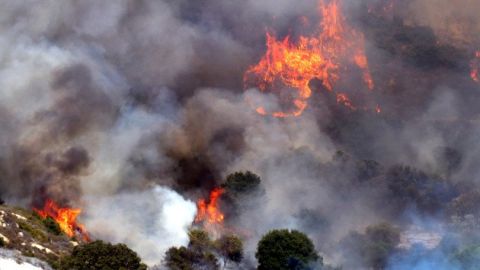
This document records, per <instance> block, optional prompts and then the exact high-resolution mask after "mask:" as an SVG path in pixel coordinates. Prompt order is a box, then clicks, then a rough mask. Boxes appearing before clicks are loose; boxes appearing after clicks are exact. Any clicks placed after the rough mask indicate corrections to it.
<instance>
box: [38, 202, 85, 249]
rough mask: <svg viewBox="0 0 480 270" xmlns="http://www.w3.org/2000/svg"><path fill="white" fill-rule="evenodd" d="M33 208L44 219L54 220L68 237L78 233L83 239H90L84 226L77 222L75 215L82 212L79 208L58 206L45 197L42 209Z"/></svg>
mask: <svg viewBox="0 0 480 270" xmlns="http://www.w3.org/2000/svg"><path fill="white" fill-rule="evenodd" d="M34 210H35V212H36V213H37V214H38V215H40V216H41V217H42V218H44V219H45V218H47V217H50V218H52V219H53V220H55V221H56V222H57V223H58V225H59V226H60V229H62V231H63V232H64V233H65V234H66V235H68V236H69V237H74V236H75V235H76V234H77V233H78V234H80V236H81V237H82V238H83V240H84V241H87V242H88V241H90V238H89V237H88V234H87V231H86V230H85V226H83V225H82V224H79V223H77V217H78V215H80V213H81V212H82V210H81V209H75V208H66V207H60V206H58V205H57V204H56V203H55V202H54V201H52V200H50V199H47V201H45V205H44V207H43V209H34Z"/></svg>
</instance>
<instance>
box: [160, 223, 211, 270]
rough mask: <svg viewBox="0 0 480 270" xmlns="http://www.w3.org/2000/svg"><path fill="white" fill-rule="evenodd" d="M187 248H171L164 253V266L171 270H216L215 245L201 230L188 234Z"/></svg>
mask: <svg viewBox="0 0 480 270" xmlns="http://www.w3.org/2000/svg"><path fill="white" fill-rule="evenodd" d="M188 237H189V243H188V246H187V247H179V248H177V247H172V248H170V249H169V250H168V251H167V252H166V253H165V265H166V266H167V268H168V269H171V270H195V269H203V270H216V269H218V260H217V258H216V257H215V255H214V252H215V245H214V242H213V241H212V240H211V239H210V236H209V235H208V233H207V232H206V231H203V230H197V229H196V230H191V231H190V232H189V233H188Z"/></svg>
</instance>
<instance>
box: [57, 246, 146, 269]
mask: <svg viewBox="0 0 480 270" xmlns="http://www.w3.org/2000/svg"><path fill="white" fill-rule="evenodd" d="M59 269H62V270H91V269H102V270H145V269H146V266H145V265H144V264H142V263H141V260H140V258H139V257H138V255H137V253H135V252H134V251H132V250H131V249H129V248H128V247H127V246H126V245H124V244H116V245H112V244H110V243H105V242H103V241H94V242H91V243H87V244H83V245H80V246H76V247H75V248H74V249H73V252H72V254H71V255H70V256H67V257H65V258H63V259H62V260H61V262H60V264H59Z"/></svg>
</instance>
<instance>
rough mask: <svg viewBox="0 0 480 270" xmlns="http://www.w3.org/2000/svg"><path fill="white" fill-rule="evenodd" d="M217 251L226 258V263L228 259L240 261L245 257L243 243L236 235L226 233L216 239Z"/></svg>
mask: <svg viewBox="0 0 480 270" xmlns="http://www.w3.org/2000/svg"><path fill="white" fill-rule="evenodd" d="M215 248H216V250H217V252H218V253H219V254H220V256H222V257H223V258H224V264H225V265H226V264H227V261H232V262H235V263H239V262H240V261H241V260H242V259H243V243H242V240H240V238H238V237H237V236H235V235H224V236H222V237H220V238H219V239H218V240H217V241H215Z"/></svg>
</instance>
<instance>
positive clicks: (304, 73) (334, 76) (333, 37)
mask: <svg viewBox="0 0 480 270" xmlns="http://www.w3.org/2000/svg"><path fill="white" fill-rule="evenodd" d="M319 13H320V15H321V17H322V21H321V23H320V25H319V27H318V30H317V31H316V32H315V33H314V34H313V35H312V36H300V37H299V38H298V40H297V41H295V42H294V41H292V40H291V37H290V36H287V37H285V38H284V39H283V40H279V39H277V38H276V37H275V35H274V34H272V33H270V32H267V34H266V47H267V51H266V53H265V55H264V56H263V57H262V58H261V59H260V61H259V62H258V63H257V64H256V65H253V66H251V67H249V68H248V69H247V71H246V72H245V74H244V85H245V88H248V87H251V86H256V87H257V88H258V89H259V90H260V91H262V92H274V93H275V94H277V95H278V96H279V100H280V105H281V108H282V109H281V110H268V109H267V108H265V107H264V106H256V108H255V110H256V111H257V113H259V114H261V115H272V116H274V117H288V116H299V115H301V114H302V113H303V111H304V110H305V109H306V108H307V106H308V100H309V98H310V97H311V95H312V89H311V88H310V86H309V83H310V81H311V80H312V79H315V78H316V79H319V80H321V81H322V84H323V86H324V87H325V88H326V89H327V90H328V91H331V92H333V90H334V85H335V83H336V82H337V81H338V80H339V79H340V71H344V70H346V69H347V68H348V66H349V65H350V66H351V65H352V64H353V65H355V66H357V67H358V68H359V69H360V70H361V72H362V75H363V81H364V83H365V85H366V86H367V87H368V89H370V90H372V89H373V88H374V82H373V79H372V76H371V74H370V71H369V66H368V60H367V57H366V55H365V41H364V36H363V34H362V33H359V32H357V31H355V30H354V29H352V28H351V27H350V26H349V25H348V24H347V22H346V20H345V18H344V17H343V15H342V14H341V8H340V4H339V0H331V1H329V3H325V0H320V2H319ZM345 62H346V63H345ZM345 64H347V65H345ZM338 100H348V97H347V96H346V95H345V94H337V101H338ZM340 103H342V104H344V105H347V104H349V105H352V104H351V102H350V101H349V102H340ZM347 106H348V105H347Z"/></svg>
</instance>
